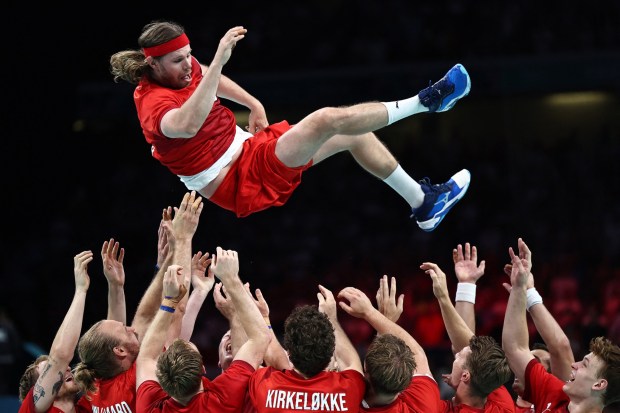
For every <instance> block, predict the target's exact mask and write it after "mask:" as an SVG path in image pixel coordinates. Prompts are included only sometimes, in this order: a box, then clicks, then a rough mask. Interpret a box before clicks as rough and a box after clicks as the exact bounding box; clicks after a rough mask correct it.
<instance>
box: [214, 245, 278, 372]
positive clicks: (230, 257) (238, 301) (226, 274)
mask: <svg viewBox="0 0 620 413" xmlns="http://www.w3.org/2000/svg"><path fill="white" fill-rule="evenodd" d="M211 267H212V268H213V273H214V274H215V276H216V277H217V278H219V279H220V281H222V284H223V285H224V287H225V288H226V294H227V295H228V296H230V299H231V301H232V303H233V305H234V306H235V311H236V313H237V317H239V322H240V323H241V325H242V327H243V329H244V330H245V333H246V334H247V336H248V341H246V342H245V343H244V344H243V345H242V346H241V348H240V349H239V351H238V352H237V354H236V355H235V356H234V360H243V361H246V362H247V363H249V364H250V365H252V366H253V367H254V368H258V366H259V365H260V364H261V363H262V362H263V357H264V356H265V351H267V346H268V345H269V342H270V340H271V337H270V335H269V332H268V331H267V328H266V326H265V322H264V320H263V316H262V315H261V313H260V311H259V310H258V308H257V307H256V305H255V304H254V302H253V299H252V297H251V296H250V295H249V294H247V292H246V290H245V287H244V286H243V283H242V282H241V279H240V278H239V257H238V255H237V252H236V251H233V250H223V249H222V248H221V247H217V251H216V255H215V257H214V259H213V262H212V264H211Z"/></svg>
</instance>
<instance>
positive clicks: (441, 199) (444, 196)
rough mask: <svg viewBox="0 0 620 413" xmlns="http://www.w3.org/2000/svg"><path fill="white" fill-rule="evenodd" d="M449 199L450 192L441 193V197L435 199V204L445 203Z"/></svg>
mask: <svg viewBox="0 0 620 413" xmlns="http://www.w3.org/2000/svg"><path fill="white" fill-rule="evenodd" d="M449 200H450V193H449V192H447V193H445V194H443V195H442V197H441V198H438V199H437V202H435V205H441V204H447V203H448V201H449Z"/></svg>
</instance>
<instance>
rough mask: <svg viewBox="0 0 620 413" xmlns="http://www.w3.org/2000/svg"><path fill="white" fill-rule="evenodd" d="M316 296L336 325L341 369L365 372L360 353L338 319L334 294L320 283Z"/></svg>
mask: <svg viewBox="0 0 620 413" xmlns="http://www.w3.org/2000/svg"><path fill="white" fill-rule="evenodd" d="M316 296H317V298H318V299H319V311H320V312H322V313H325V315H327V318H329V321H330V322H331V323H332V326H333V327H334V334H335V336H336V349H335V350H334V356H335V357H336V360H337V361H338V368H339V370H340V371H343V370H355V371H359V372H360V373H362V374H364V369H363V367H362V361H361V360H360V356H359V353H358V352H357V350H356V349H355V347H354V346H353V344H352V343H351V340H350V339H349V336H347V333H345V331H344V330H343V329H342V326H341V325H340V322H339V321H338V312H337V309H338V308H337V306H336V300H335V299H334V294H333V293H332V292H331V291H330V290H328V289H327V288H325V287H323V286H322V285H319V292H318V293H317V295H316Z"/></svg>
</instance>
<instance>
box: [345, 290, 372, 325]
mask: <svg viewBox="0 0 620 413" xmlns="http://www.w3.org/2000/svg"><path fill="white" fill-rule="evenodd" d="M338 298H342V299H345V300H347V301H349V304H347V303H346V302H344V301H340V302H339V303H338V304H339V305H340V308H342V309H343V310H344V311H346V312H347V313H348V314H350V315H352V316H353V317H357V318H365V317H366V316H367V315H368V314H370V313H372V311H373V310H374V307H373V306H372V303H371V302H370V299H369V298H368V296H366V294H364V293H363V292H362V291H361V290H359V289H357V288H354V287H345V288H343V289H342V290H340V292H339V293H338Z"/></svg>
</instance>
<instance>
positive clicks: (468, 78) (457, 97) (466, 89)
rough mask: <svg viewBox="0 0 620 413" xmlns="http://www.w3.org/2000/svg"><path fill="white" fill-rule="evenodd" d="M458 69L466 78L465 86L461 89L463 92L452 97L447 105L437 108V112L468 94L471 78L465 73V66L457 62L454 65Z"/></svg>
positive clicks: (443, 110)
mask: <svg viewBox="0 0 620 413" xmlns="http://www.w3.org/2000/svg"><path fill="white" fill-rule="evenodd" d="M455 67H456V68H457V69H458V70H460V71H461V73H462V74H464V75H465V77H466V78H467V86H466V87H465V89H464V90H463V92H462V93H461V94H460V95H458V96H456V97H455V98H453V99H452V102H450V103H449V104H448V105H446V107H445V108H443V109H441V110H438V111H437V112H446V111H448V110H450V109H452V107H453V106H454V105H455V104H456V102H457V101H458V100H459V99H461V98H462V97H464V96H467V95H468V94H469V91H470V90H471V78H470V77H469V73H467V70H466V69H465V66H463V65H462V64H460V63H459V64H457V65H456V66H455ZM452 70H454V68H452V69H450V71H452Z"/></svg>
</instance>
